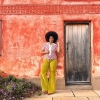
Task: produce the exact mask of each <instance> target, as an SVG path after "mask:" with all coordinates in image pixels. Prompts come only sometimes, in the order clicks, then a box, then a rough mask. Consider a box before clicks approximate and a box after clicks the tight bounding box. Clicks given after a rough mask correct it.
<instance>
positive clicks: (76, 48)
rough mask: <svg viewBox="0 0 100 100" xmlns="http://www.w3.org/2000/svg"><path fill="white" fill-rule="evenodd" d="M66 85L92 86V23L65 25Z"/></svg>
mask: <svg viewBox="0 0 100 100" xmlns="http://www.w3.org/2000/svg"><path fill="white" fill-rule="evenodd" d="M65 43H66V46H65V47H66V62H65V63H66V71H65V72H66V84H90V23H88V22H86V23H65Z"/></svg>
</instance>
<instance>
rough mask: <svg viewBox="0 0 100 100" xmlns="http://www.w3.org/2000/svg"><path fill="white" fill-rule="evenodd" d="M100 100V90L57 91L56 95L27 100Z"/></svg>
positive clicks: (35, 96)
mask: <svg viewBox="0 0 100 100" xmlns="http://www.w3.org/2000/svg"><path fill="white" fill-rule="evenodd" d="M42 99H43V100H100V90H56V92H55V94H52V95H47V94H45V95H44V94H42V95H41V96H38V95H37V94H35V95H33V96H32V97H31V98H26V99H25V100H42Z"/></svg>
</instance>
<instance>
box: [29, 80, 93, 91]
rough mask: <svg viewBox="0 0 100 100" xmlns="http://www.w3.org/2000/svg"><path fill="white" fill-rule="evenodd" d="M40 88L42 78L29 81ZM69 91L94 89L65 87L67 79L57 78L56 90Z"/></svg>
mask: <svg viewBox="0 0 100 100" xmlns="http://www.w3.org/2000/svg"><path fill="white" fill-rule="evenodd" d="M27 80H28V81H31V82H33V83H35V84H37V85H38V86H41V83H40V78H30V79H27ZM68 89H72V90H73V89H82V90H83V89H84V90H85V89H88V90H89V89H93V87H92V85H67V86H65V79H64V78H56V90H68Z"/></svg>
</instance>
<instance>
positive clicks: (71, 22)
mask: <svg viewBox="0 0 100 100" xmlns="http://www.w3.org/2000/svg"><path fill="white" fill-rule="evenodd" d="M69 24H89V31H90V84H91V77H92V76H91V66H92V65H91V21H64V51H65V52H64V66H65V67H64V77H65V85H72V84H68V83H67V76H66V74H67V71H66V69H67V68H68V67H67V62H66V25H69ZM85 84H86V83H85ZM73 85H76V84H73ZM80 85H81V83H80ZM82 85H83V84H82Z"/></svg>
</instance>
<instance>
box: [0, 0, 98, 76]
mask: <svg viewBox="0 0 100 100" xmlns="http://www.w3.org/2000/svg"><path fill="white" fill-rule="evenodd" d="M81 1H82V0H81ZM76 3H77V4H78V5H80V4H84V5H85V4H87V5H88V4H89V5H90V4H100V2H98V1H96V0H94V1H93V0H92V2H91V1H89V2H86V1H85V2H74V0H73V1H72V2H71V1H70V2H68V1H67V0H1V1H0V4H1V5H2V6H5V5H14V4H20V5H22V4H32V5H34V4H38V5H39V4H45V5H51V4H53V5H54V4H56V5H57V4H59V5H62V4H64V5H66V4H68V5H69V6H70V4H74V5H75V4H76ZM14 6H17V5H14ZM76 7H77V6H76ZM86 9H87V8H86ZM78 10H80V9H77V12H78ZM88 10H89V9H88ZM92 10H94V8H93V9H92ZM69 11H70V10H69ZM89 11H90V10H89ZM95 11H97V10H96V8H95ZM99 11H100V10H99ZM97 12H98V11H97ZM0 19H1V20H2V56H1V57H0V69H1V70H2V71H5V72H6V73H9V74H12V75H15V76H18V77H39V73H40V67H41V65H42V60H43V56H42V54H41V48H42V45H43V44H44V43H45V39H44V36H45V33H46V32H47V31H50V30H53V31H56V32H57V33H58V35H59V41H60V45H61V52H60V53H59V54H58V67H57V76H58V77H64V67H65V66H64V60H65V59H64V21H91V71H92V75H100V74H99V72H100V68H99V67H100V46H99V44H100V39H99V38H100V28H99V26H100V14H96V13H94V14H92V13H90V14H88V12H87V13H83V14H82V13H78V14H77V13H76V12H75V11H74V12H72V13H65V14H64V13H55V14H35V15H34V14H19V15H18V14H6V13H5V14H0Z"/></svg>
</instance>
